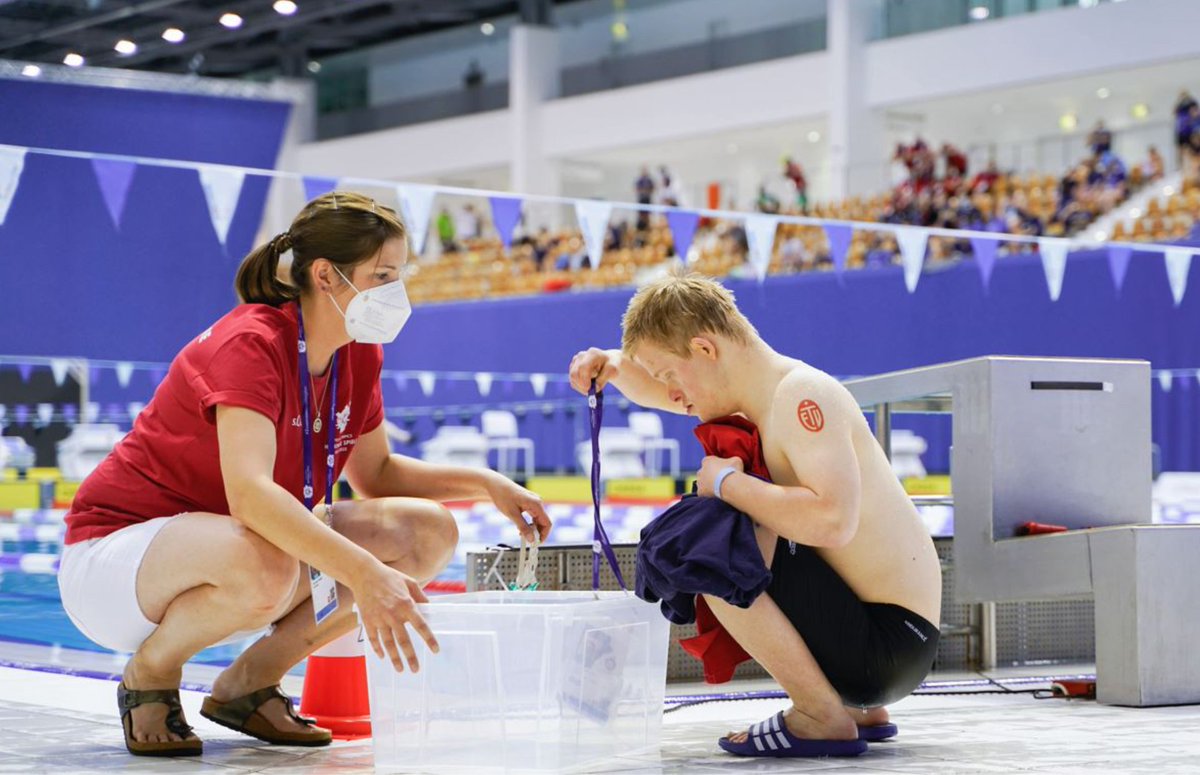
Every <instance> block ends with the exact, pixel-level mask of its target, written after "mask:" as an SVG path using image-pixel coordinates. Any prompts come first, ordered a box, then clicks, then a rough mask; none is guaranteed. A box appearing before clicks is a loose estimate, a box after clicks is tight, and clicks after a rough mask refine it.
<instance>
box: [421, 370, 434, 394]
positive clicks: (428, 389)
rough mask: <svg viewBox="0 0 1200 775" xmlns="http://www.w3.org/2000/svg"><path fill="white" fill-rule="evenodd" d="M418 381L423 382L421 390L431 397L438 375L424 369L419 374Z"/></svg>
mask: <svg viewBox="0 0 1200 775" xmlns="http://www.w3.org/2000/svg"><path fill="white" fill-rule="evenodd" d="M417 382H419V383H421V392H422V393H424V394H425V396H426V397H429V396H431V395H433V386H434V385H435V384H437V375H435V374H434V373H433V372H432V371H423V372H421V373H420V374H418V375H417Z"/></svg>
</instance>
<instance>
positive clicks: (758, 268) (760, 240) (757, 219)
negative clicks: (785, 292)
mask: <svg viewBox="0 0 1200 775" xmlns="http://www.w3.org/2000/svg"><path fill="white" fill-rule="evenodd" d="M778 228H779V220H778V219H777V218H774V217H772V216H770V215H758V214H753V215H747V216H746V245H747V247H749V249H750V256H749V257H750V266H751V267H752V268H753V269H754V276H755V277H757V278H758V281H759V282H762V281H763V280H764V279H766V277H767V270H768V269H769V268H770V266H771V252H772V251H773V250H774V249H775V231H776V230H777V229H778Z"/></svg>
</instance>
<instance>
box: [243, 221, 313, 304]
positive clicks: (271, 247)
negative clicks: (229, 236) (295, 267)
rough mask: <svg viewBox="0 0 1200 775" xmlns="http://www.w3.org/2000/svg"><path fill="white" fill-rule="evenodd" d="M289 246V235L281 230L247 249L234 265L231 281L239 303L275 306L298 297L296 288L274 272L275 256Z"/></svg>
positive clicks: (277, 262) (286, 249)
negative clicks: (236, 266) (236, 267)
mask: <svg viewBox="0 0 1200 775" xmlns="http://www.w3.org/2000/svg"><path fill="white" fill-rule="evenodd" d="M291 249H292V238H291V235H290V234H289V233H288V232H284V233H283V234H280V235H278V236H277V237H275V239H273V240H271V241H270V242H268V243H267V244H266V245H261V246H259V247H257V248H255V249H254V250H252V251H250V254H249V255H248V256H246V258H245V259H243V260H242V265H241V266H240V267H238V273H237V279H236V280H235V281H234V288H235V289H236V290H237V295H238V298H239V299H241V300H242V302H243V303H246V304H269V305H271V306H272V307H278V306H281V305H282V304H285V303H286V302H289V301H292V300H294V299H298V298H300V290H299V289H298V288H296V287H294V286H291V285H288V284H287V283H284V282H283V281H281V280H280V279H279V275H278V271H279V256H280V255H281V254H282V253H286V252H287V251H289V250H291Z"/></svg>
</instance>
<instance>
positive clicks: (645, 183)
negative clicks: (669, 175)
mask: <svg viewBox="0 0 1200 775" xmlns="http://www.w3.org/2000/svg"><path fill="white" fill-rule="evenodd" d="M633 190H634V193H635V194H636V195H637V202H638V204H640V205H648V204H650V203H651V202H653V201H654V178H652V177H650V169H649V168H648V167H642V174H641V175H638V178H637V180H635V181H634V183H633ZM637 227H638V231H645V230H646V229H649V228H650V213H649V212H647V211H646V210H638V218H637Z"/></svg>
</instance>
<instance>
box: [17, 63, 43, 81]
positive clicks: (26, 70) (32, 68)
mask: <svg viewBox="0 0 1200 775" xmlns="http://www.w3.org/2000/svg"><path fill="white" fill-rule="evenodd" d="M41 74H42V68H40V67H38V66H37V65H25V66H24V67H23V68H21V75H23V76H25V77H26V78H37V77H38V76H39V75H41Z"/></svg>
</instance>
